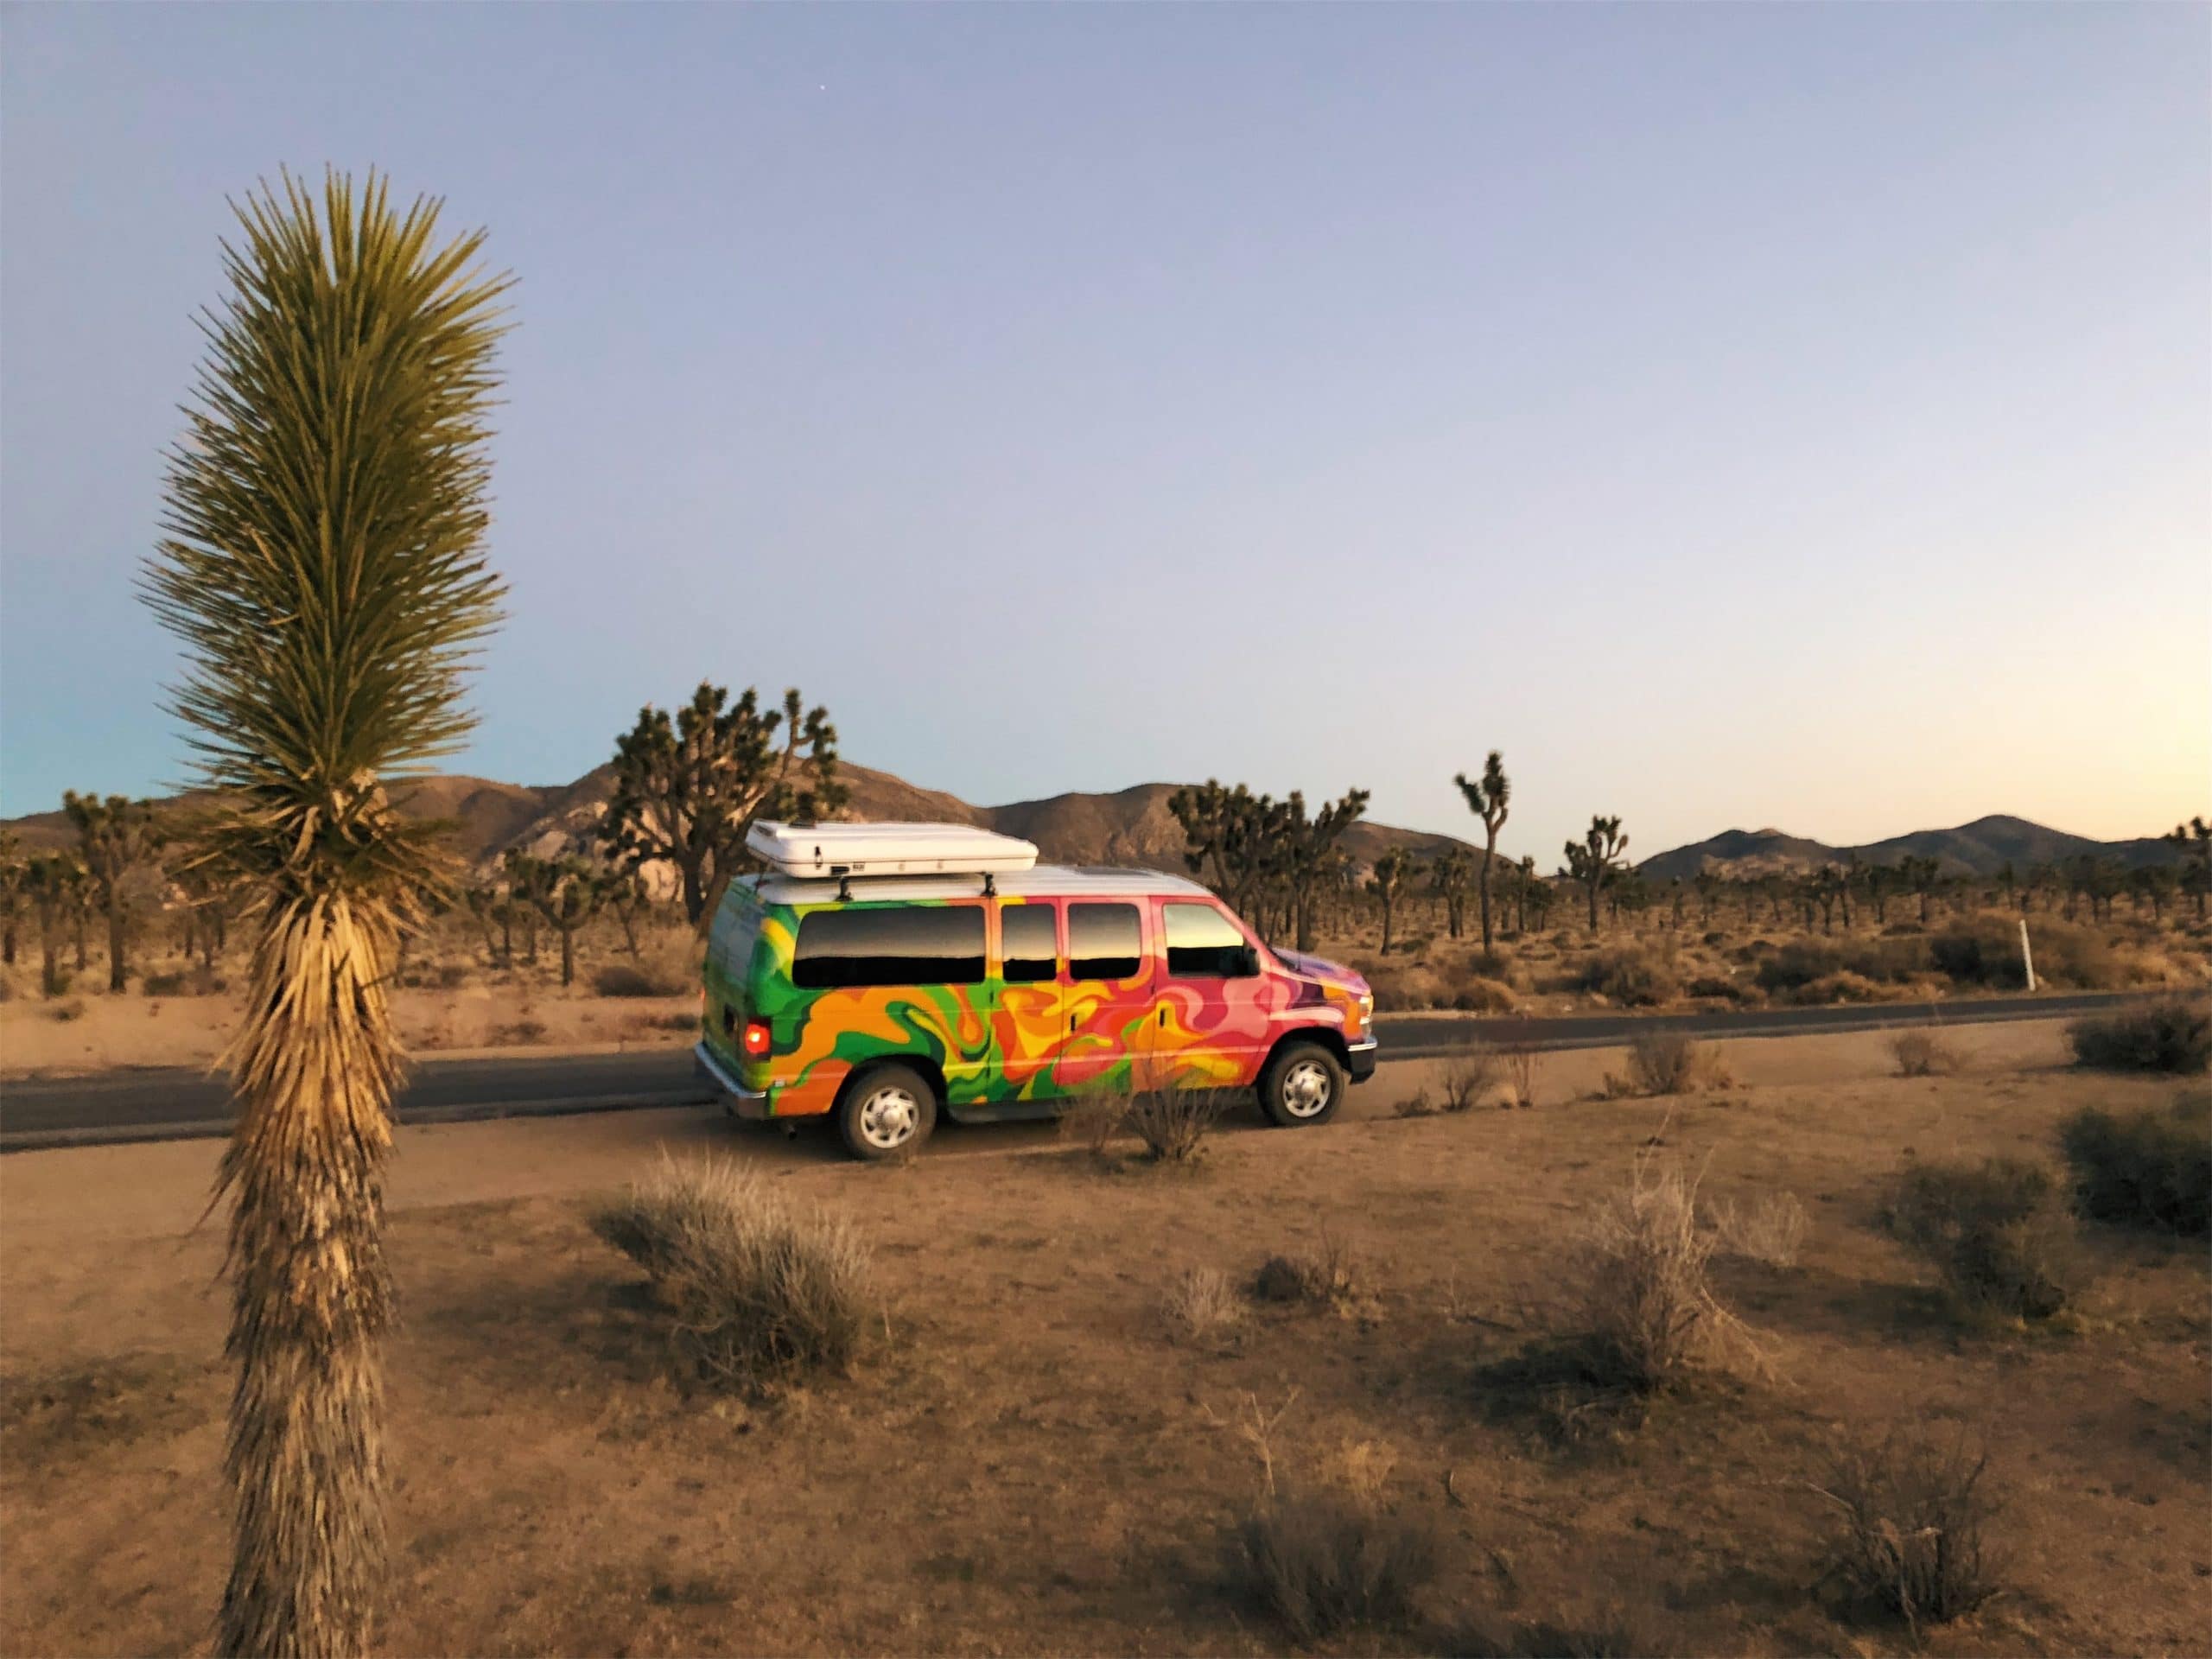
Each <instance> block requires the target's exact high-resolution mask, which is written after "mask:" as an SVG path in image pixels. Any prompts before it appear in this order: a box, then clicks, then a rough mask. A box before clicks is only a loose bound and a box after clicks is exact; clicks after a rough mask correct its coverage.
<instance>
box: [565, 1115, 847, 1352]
mask: <svg viewBox="0 0 2212 1659" xmlns="http://www.w3.org/2000/svg"><path fill="white" fill-rule="evenodd" d="M592 1228H593V1230H594V1231H595V1232H597V1233H598V1234H599V1236H601V1238H603V1239H605V1240H606V1241H607V1243H610V1244H612V1245H613V1247H614V1248H615V1249H618V1250H620V1251H621V1252H622V1253H623V1254H624V1255H626V1256H628V1257H629V1258H630V1259H631V1260H632V1262H636V1263H637V1264H638V1265H639V1267H640V1268H644V1269H645V1277H646V1280H647V1281H648V1283H649V1284H650V1286H651V1287H652V1293H653V1295H654V1297H655V1299H656V1300H658V1302H659V1304H660V1305H661V1306H662V1307H663V1308H664V1310H665V1311H666V1312H667V1313H669V1314H670V1315H671V1319H672V1322H673V1323H672V1329H671V1338H672V1340H673V1342H674V1344H675V1346H676V1348H677V1352H678V1353H679V1354H680V1355H681V1356H682V1357H683V1360H684V1362H685V1363H686V1366H687V1368H688V1369H689V1370H690V1371H691V1372H692V1374H693V1375H695V1376H697V1377H699V1378H700V1379H702V1380H703V1381H705V1382H707V1383H711V1384H713V1385H715V1386H717V1387H721V1388H730V1389H747V1390H760V1389H767V1388H771V1387H773V1386H776V1385H778V1384H779V1383H786V1382H789V1381H792V1380H795V1379H796V1378H798V1377H799V1376H804V1375H806V1374H809V1373H816V1372H842V1371H843V1370H847V1369H848V1368H849V1366H850V1365H851V1363H852V1361H853V1358H854V1357H855V1354H856V1353H857V1352H858V1351H859V1349H860V1345H861V1338H862V1336H863V1335H864V1334H865V1332H866V1331H867V1329H868V1322H869V1319H870V1318H871V1317H872V1315H873V1313H874V1306H875V1303H874V1290H873V1287H872V1283H871V1268H870V1265H869V1262H868V1250H867V1249H866V1247H865V1246H863V1245H862V1244H861V1242H860V1240H859V1239H858V1238H857V1237H856V1236H855V1235H854V1233H853V1232H852V1230H851V1229H850V1228H849V1227H848V1226H847V1225H846V1224H844V1223H843V1222H842V1221H839V1220H836V1219H833V1218H831V1217H826V1216H823V1215H819V1214H810V1213H801V1212H799V1211H794V1210H793V1209H791V1207H790V1206H789V1205H787V1204H786V1203H785V1201H784V1200H783V1199H782V1198H779V1197H777V1196H776V1195H775V1194H774V1193H773V1192H771V1191H770V1189H769V1187H768V1185H767V1183H766V1181H765V1180H763V1179H761V1178H760V1176H759V1175H757V1174H754V1173H752V1172H751V1171H749V1170H747V1169H745V1168H743V1167H741V1166H739V1165H738V1164H736V1163H734V1162H731V1161H728V1160H723V1159H717V1158H708V1159H701V1160H691V1161H686V1162H683V1163H678V1162H677V1160H674V1159H673V1158H671V1157H669V1156H668V1155H667V1154H665V1153H664V1154H662V1158H661V1161H660V1164H659V1165H658V1167H656V1168H655V1169H654V1170H653V1171H652V1173H651V1174H649V1175H648V1176H646V1178H645V1179H643V1180H641V1181H639V1182H638V1183H637V1184H636V1185H633V1186H632V1187H631V1188H630V1190H629V1191H628V1192H626V1193H624V1194H623V1195H622V1196H621V1197H620V1198H614V1199H612V1200H610V1201H608V1202H607V1203H606V1204H603V1205H601V1206H600V1208H599V1209H598V1211H596V1212H595V1213H594V1215H593V1217H592Z"/></svg>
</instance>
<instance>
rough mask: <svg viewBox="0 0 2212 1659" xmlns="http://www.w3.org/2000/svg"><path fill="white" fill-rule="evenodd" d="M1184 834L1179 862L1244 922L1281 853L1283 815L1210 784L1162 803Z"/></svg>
mask: <svg viewBox="0 0 2212 1659" xmlns="http://www.w3.org/2000/svg"><path fill="white" fill-rule="evenodd" d="M1167 810H1169V811H1170V812H1172V813H1173V814H1174V816H1175V822H1176V823H1178V824H1179V825H1181V826H1182V829H1183V842H1184V851H1183V861H1184V863H1185V864H1186V865H1188V866H1189V867H1190V870H1191V874H1193V875H1195V876H1197V877H1198V879H1199V880H1201V881H1203V882H1205V884H1206V886H1208V887H1211V888H1212V889H1213V890H1214V892H1215V893H1218V894H1219V895H1220V896H1221V898H1222V899H1224V901H1226V902H1227V904H1228V906H1229V907H1230V909H1231V910H1233V911H1235V912H1237V913H1238V914H1239V915H1241V916H1245V917H1247V918H1248V919H1249V912H1251V910H1252V908H1253V904H1254V900H1255V899H1256V898H1257V897H1258V895H1259V891H1260V888H1261V887H1262V884H1264V883H1265V882H1266V881H1267V880H1268V877H1269V875H1270V874H1271V873H1272V872H1273V870H1274V866H1275V864H1276V862H1277V861H1279V859H1280V856H1281V836H1282V833H1283V830H1284V829H1285V827H1286V826H1285V824H1284V823H1283V809H1282V808H1281V807H1280V806H1279V805H1277V804H1276V803H1275V802H1274V800H1273V799H1272V798H1269V797H1268V796H1265V795H1255V794H1253V793H1252V791H1250V790H1249V788H1247V787H1246V786H1245V785H1243V784H1238V785H1235V786H1234V787H1224V785H1222V784H1221V783H1220V782H1219V781H1218V780H1217V779H1211V778H1209V779H1206V781H1205V783H1203V784H1185V785H1183V786H1182V787H1181V788H1180V789H1178V790H1177V791H1175V792H1174V793H1173V794H1172V795H1170V796H1169V797H1168V798H1167Z"/></svg>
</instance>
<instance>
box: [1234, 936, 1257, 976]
mask: <svg viewBox="0 0 2212 1659" xmlns="http://www.w3.org/2000/svg"><path fill="white" fill-rule="evenodd" d="M1236 976H1237V977H1238V978H1239V979H1257V978H1258V977H1259V976H1260V948H1259V946H1257V945H1255V944H1248V945H1245V946H1244V947H1243V954H1242V955H1241V956H1240V957H1238V958H1237V963H1236Z"/></svg>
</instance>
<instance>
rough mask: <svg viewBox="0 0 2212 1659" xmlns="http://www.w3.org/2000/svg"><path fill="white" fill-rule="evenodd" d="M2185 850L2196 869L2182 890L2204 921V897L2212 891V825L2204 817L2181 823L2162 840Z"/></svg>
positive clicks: (2188, 876)
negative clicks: (2191, 899) (2191, 898)
mask: <svg viewBox="0 0 2212 1659" xmlns="http://www.w3.org/2000/svg"><path fill="white" fill-rule="evenodd" d="M2159 839H2160V840H2161V841H2164V842H2169V843H2171V845H2173V846H2174V847H2176V848H2178V849H2180V851H2181V855H2182V857H2183V858H2184V859H2186V860H2187V861H2189V863H2190V865H2191V866H2193V867H2194V868H2191V869H2190V870H2188V871H2186V872H2185V873H2184V874H2183V877H2182V883H2181V885H2182V890H2183V892H2185V893H2190V895H2191V896H2192V897H2194V898H2195V899H2196V916H2197V919H2198V920H2199V921H2202V919H2203V918H2204V895H2205V893H2206V892H2207V890H2209V889H2212V823H2206V822H2205V821H2204V820H2203V819H2202V818H2191V819H2190V821H2189V822H2188V823H2177V824H2176V825H2175V826H2174V827H2173V828H2172V829H2169V830H2167V831H2166V833H2165V834H2164V835H2163V836H2160V837H2159Z"/></svg>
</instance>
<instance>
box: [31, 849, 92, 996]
mask: <svg viewBox="0 0 2212 1659" xmlns="http://www.w3.org/2000/svg"><path fill="white" fill-rule="evenodd" d="M84 888H85V872H84V868H83V867H82V866H81V865H79V863H78V862H77V861H76V860H75V859H73V858H72V857H70V856H69V855H68V854H67V853H41V854H39V855H36V856H35V857H34V858H32V859H30V860H29V861H27V862H26V863H25V864H24V866H23V891H24V893H27V894H28V895H29V898H30V901H31V914H32V915H33V916H34V917H35V918H37V920H38V956H39V975H38V989H39V995H41V996H59V995H61V993H62V990H63V989H64V988H65V982H64V981H63V979H62V977H61V964H60V962H59V961H57V960H56V958H57V957H58V956H59V955H60V944H61V923H62V920H63V918H65V917H67V915H68V914H69V913H70V912H71V911H72V910H73V909H74V908H75V906H76V903H77V899H78V897H79V894H81V893H83V892H84Z"/></svg>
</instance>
